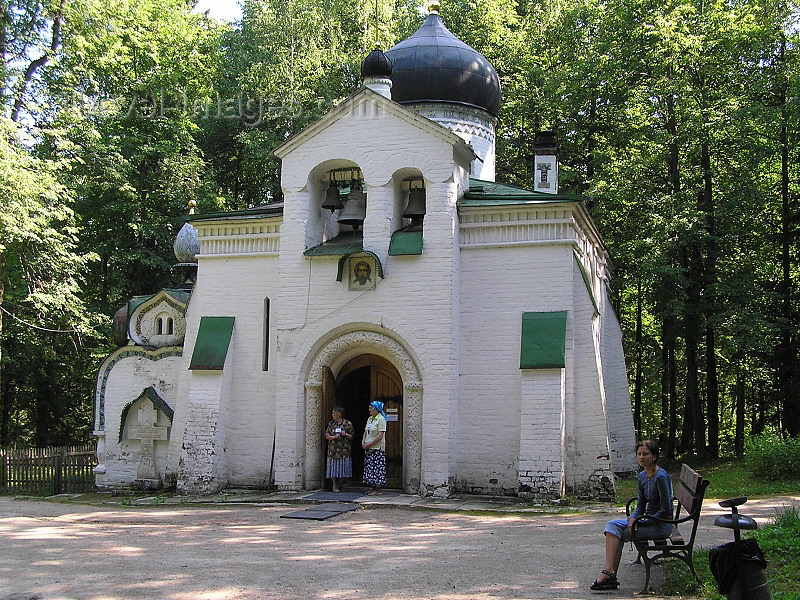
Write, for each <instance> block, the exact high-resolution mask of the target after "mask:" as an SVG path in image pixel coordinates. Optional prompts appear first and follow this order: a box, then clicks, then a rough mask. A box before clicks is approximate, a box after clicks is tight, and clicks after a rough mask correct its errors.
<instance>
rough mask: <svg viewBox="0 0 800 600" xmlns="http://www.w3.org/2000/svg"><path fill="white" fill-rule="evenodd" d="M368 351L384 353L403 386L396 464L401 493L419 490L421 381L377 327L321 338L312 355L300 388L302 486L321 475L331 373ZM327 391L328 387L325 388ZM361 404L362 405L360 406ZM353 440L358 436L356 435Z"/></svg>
mask: <svg viewBox="0 0 800 600" xmlns="http://www.w3.org/2000/svg"><path fill="white" fill-rule="evenodd" d="M370 353H374V355H375V356H380V357H384V358H386V359H387V360H388V361H389V363H390V364H391V365H393V367H394V368H395V369H396V370H397V372H398V373H399V374H400V381H402V386H403V387H402V389H403V406H402V421H400V423H401V425H402V432H403V438H402V449H403V453H402V456H403V458H402V467H403V477H402V482H403V489H404V490H405V491H406V493H409V494H417V493H425V492H426V491H427V488H426V487H425V486H424V485H423V483H422V400H423V385H422V381H421V376H420V372H419V369H418V368H417V365H416V362H415V360H414V358H413V356H412V355H411V354H410V353H409V352H408V350H407V349H406V348H405V346H404V345H403V344H402V343H401V342H400V341H398V340H397V339H395V338H393V337H391V336H389V335H387V334H386V333H384V332H378V331H364V330H360V331H350V332H347V333H343V334H341V335H338V336H335V337H332V338H331V339H329V340H328V341H327V342H325V343H323V344H322V345H321V346H320V348H319V349H318V351H317V352H316V354H315V355H314V356H313V358H312V360H311V363H310V365H309V367H308V371H307V373H306V379H305V382H304V384H303V387H304V392H305V411H306V416H305V443H304V448H303V463H302V482H303V483H302V485H303V488H304V489H317V488H320V487H322V486H323V482H324V481H325V480H324V476H325V437H324V436H323V435H322V434H323V432H324V431H325V425H326V424H327V423H328V420H329V419H330V411H331V407H332V406H333V404H327V405H326V400H325V399H326V398H327V397H330V398H335V378H334V376H333V372H332V369H334V370H335V371H336V372H337V374H339V373H341V372H342V367H343V366H344V365H346V364H347V363H348V362H349V361H350V360H352V359H353V358H356V357H359V356H362V355H363V354H370ZM329 392H330V393H329ZM365 408H366V407H365ZM357 441H359V440H357Z"/></svg>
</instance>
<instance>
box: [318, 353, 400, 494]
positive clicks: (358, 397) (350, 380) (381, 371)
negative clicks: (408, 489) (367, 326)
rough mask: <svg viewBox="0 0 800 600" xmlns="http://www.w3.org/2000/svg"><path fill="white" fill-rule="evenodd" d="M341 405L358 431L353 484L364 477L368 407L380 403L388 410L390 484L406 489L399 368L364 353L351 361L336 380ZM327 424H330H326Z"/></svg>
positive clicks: (389, 485)
mask: <svg viewBox="0 0 800 600" xmlns="http://www.w3.org/2000/svg"><path fill="white" fill-rule="evenodd" d="M336 398H337V403H338V404H340V405H341V406H343V407H344V408H345V409H346V411H347V419H349V420H350V421H351V422H352V423H353V426H354V428H355V439H354V443H353V482H354V483H357V482H359V481H360V480H361V477H362V475H363V464H364V463H363V461H364V451H363V450H362V449H361V436H362V434H363V433H364V425H365V424H366V421H367V416H368V414H369V413H368V411H367V407H368V406H369V403H370V402H372V401H373V400H380V401H381V402H383V403H384V405H385V407H386V416H387V417H389V418H388V420H387V423H386V476H387V481H386V485H387V487H389V488H400V489H402V487H403V385H402V380H401V379H400V374H399V373H398V372H397V369H395V368H394V366H393V365H392V364H391V363H390V362H389V361H388V360H386V359H384V358H381V357H379V356H376V355H374V354H362V355H361V356H357V357H356V358H354V359H352V360H350V361H349V362H348V363H347V364H346V365H344V367H342V369H341V370H340V371H339V374H338V376H337V378H336ZM325 422H326V423H327V421H325Z"/></svg>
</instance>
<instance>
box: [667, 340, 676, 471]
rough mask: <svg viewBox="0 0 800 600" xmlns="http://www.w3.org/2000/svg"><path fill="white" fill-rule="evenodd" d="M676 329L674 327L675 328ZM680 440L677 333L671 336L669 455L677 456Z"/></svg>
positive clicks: (671, 456)
mask: <svg viewBox="0 0 800 600" xmlns="http://www.w3.org/2000/svg"><path fill="white" fill-rule="evenodd" d="M673 331H674V329H673ZM677 442H678V368H677V366H676V364H675V335H674V334H673V333H670V337H669V457H670V458H675V448H676V447H677Z"/></svg>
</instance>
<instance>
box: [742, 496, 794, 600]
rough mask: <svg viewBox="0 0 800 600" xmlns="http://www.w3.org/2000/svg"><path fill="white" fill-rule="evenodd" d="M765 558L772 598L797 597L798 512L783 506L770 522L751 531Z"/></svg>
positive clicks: (788, 599)
mask: <svg viewBox="0 0 800 600" xmlns="http://www.w3.org/2000/svg"><path fill="white" fill-rule="evenodd" d="M753 537H754V538H755V539H756V540H758V544H759V546H761V549H762V550H763V551H764V555H765V557H766V559H767V579H768V581H769V585H770V589H771V591H772V595H773V598H775V599H776V600H798V599H800V592H798V590H797V582H798V581H800V513H799V512H798V509H797V507H790V508H783V509H781V510H780V511H779V512H778V514H777V515H776V516H775V518H774V520H773V522H772V523H770V524H769V525H767V526H766V527H761V528H760V529H758V530H757V531H755V532H753Z"/></svg>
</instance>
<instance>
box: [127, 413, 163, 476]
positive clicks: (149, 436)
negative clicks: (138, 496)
mask: <svg viewBox="0 0 800 600" xmlns="http://www.w3.org/2000/svg"><path fill="white" fill-rule="evenodd" d="M148 404H149V403H148ZM157 422H158V411H157V410H154V409H152V408H150V406H148V405H145V406H143V407H142V408H140V409H139V425H138V426H136V427H131V429H130V433H129V434H128V438H129V439H134V440H139V442H140V458H139V468H138V469H137V470H136V477H137V478H139V479H160V478H159V476H158V474H157V473H156V461H155V452H154V450H155V442H156V441H157V440H162V441H163V440H166V439H168V438H167V431H168V428H167V427H157V426H156V423H157Z"/></svg>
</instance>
